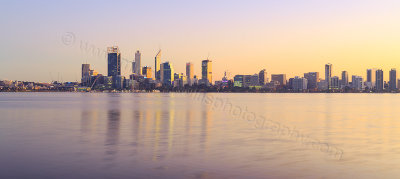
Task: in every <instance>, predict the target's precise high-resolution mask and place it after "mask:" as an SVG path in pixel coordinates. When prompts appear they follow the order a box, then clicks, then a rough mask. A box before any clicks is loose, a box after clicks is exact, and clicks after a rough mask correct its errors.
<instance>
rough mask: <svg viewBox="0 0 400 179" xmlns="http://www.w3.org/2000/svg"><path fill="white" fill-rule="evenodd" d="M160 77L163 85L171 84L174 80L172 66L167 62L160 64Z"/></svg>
mask: <svg viewBox="0 0 400 179" xmlns="http://www.w3.org/2000/svg"><path fill="white" fill-rule="evenodd" d="M160 77H161V82H162V83H163V85H167V86H171V85H172V82H173V81H174V68H173V67H172V64H171V63H169V62H165V63H162V64H161V69H160Z"/></svg>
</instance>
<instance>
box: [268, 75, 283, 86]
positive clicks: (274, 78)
mask: <svg viewBox="0 0 400 179" xmlns="http://www.w3.org/2000/svg"><path fill="white" fill-rule="evenodd" d="M271 81H276V82H279V85H280V86H285V85H286V74H272V75H271Z"/></svg>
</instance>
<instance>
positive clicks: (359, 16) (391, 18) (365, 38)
mask: <svg viewBox="0 0 400 179" xmlns="http://www.w3.org/2000/svg"><path fill="white" fill-rule="evenodd" d="M399 12H400V2H399V1H395V0H393V1H391V0H387V1H372V0H353V1H321V0H309V1H299V0H292V1H289V0H286V1H275V0H271V1H228V0H224V1H222V0H221V1H216V0H213V1H212V0H203V1H184V0H182V1H161V0H160V1H152V0H146V1H135V2H134V1H84V2H83V1H18V2H16V1H3V2H2V6H1V7H0V22H1V24H2V25H1V28H0V32H1V34H2V38H1V40H0V79H10V80H30V81H47V82H48V81H51V80H57V78H58V76H60V79H61V77H62V79H63V80H64V81H76V80H79V78H80V65H81V64H82V62H85V61H87V62H88V63H90V64H92V66H93V67H94V68H95V70H97V71H99V72H100V73H103V74H106V73H107V71H106V59H105V58H104V57H103V56H98V55H95V54H93V53H92V52H87V51H85V50H82V49H81V48H80V44H81V42H84V44H86V43H88V44H90V45H91V46H93V47H95V48H96V49H97V48H98V49H101V50H104V49H105V48H106V47H107V46H112V45H118V46H119V47H120V49H121V52H122V57H123V58H125V59H129V60H132V59H133V57H134V52H135V51H136V50H140V51H142V58H143V59H142V66H144V65H149V66H152V67H153V66H154V62H153V60H154V55H155V54H156V52H157V50H158V49H159V48H161V49H162V50H163V57H162V59H163V61H170V62H172V63H173V65H174V68H175V71H176V72H184V67H185V63H186V62H188V61H191V62H193V63H194V64H195V73H196V74H200V61H201V60H203V59H205V58H207V56H208V54H209V55H210V59H212V60H213V61H214V64H213V67H214V79H215V80H218V79H219V78H221V77H222V74H223V71H224V70H229V71H231V73H232V75H234V74H237V73H240V74H253V73H256V72H258V71H259V70H261V69H263V68H266V69H267V71H268V72H269V73H287V74H288V75H289V76H294V75H300V76H301V75H302V74H303V73H304V72H308V71H320V72H322V70H323V65H324V64H325V63H327V62H330V63H333V64H334V75H339V73H340V71H341V70H348V71H349V72H350V75H353V74H357V75H362V76H364V75H365V74H364V71H365V69H366V68H371V67H377V68H384V70H386V71H388V69H390V68H392V67H395V68H396V67H397V68H400V63H399V62H398V61H399V60H398V58H399V57H400V55H399V54H398V52H399V51H400V49H399V48H400V25H399V23H400V18H399V17H400V13H399ZM66 32H72V34H74V36H75V43H73V44H70V45H69V46H67V45H65V44H63V41H62V38H63V35H64V34H65V33H66ZM396 32H397V33H396ZM375 59H376V60H375ZM122 71H123V74H125V75H128V73H129V72H130V64H127V63H126V62H125V63H124V64H123V66H122Z"/></svg>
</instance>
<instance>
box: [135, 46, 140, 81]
mask: <svg viewBox="0 0 400 179" xmlns="http://www.w3.org/2000/svg"><path fill="white" fill-rule="evenodd" d="M141 56H142V54H141V53H140V52H139V50H138V51H136V53H135V68H136V70H135V73H136V74H138V75H142V65H141V62H140V61H141Z"/></svg>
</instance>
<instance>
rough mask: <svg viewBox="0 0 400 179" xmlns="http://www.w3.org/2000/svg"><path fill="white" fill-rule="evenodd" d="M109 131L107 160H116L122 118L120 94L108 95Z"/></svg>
mask: <svg viewBox="0 0 400 179" xmlns="http://www.w3.org/2000/svg"><path fill="white" fill-rule="evenodd" d="M107 98H108V100H107V101H108V103H107V109H108V111H107V132H106V140H105V151H106V152H105V154H106V155H105V160H107V161H114V160H115V159H116V154H117V153H118V143H119V129H120V122H121V121H120V120H121V111H120V100H121V96H120V94H109V95H108V96H107Z"/></svg>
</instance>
